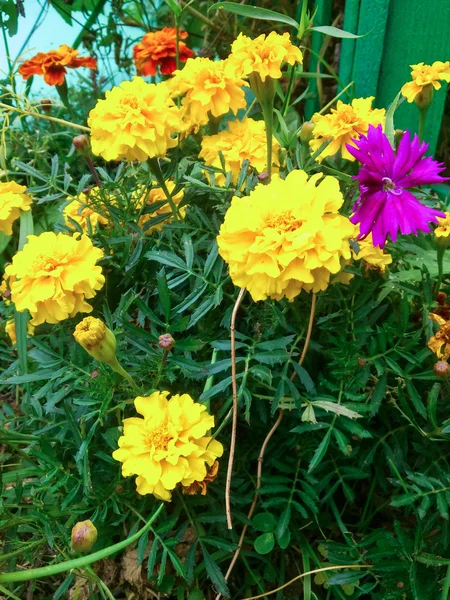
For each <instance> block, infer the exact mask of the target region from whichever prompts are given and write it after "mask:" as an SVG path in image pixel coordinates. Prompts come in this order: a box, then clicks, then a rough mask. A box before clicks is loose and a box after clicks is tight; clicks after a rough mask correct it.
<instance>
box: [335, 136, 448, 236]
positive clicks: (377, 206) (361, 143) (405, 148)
mask: <svg viewBox="0 0 450 600" xmlns="http://www.w3.org/2000/svg"><path fill="white" fill-rule="evenodd" d="M354 146H355V147H354ZM354 146H353V145H347V149H348V151H349V152H350V153H351V154H352V155H353V156H354V157H355V158H356V159H357V160H358V161H359V162H360V163H361V164H362V168H361V169H360V171H359V173H358V175H357V176H356V179H358V181H359V189H360V192H361V196H360V198H359V199H358V200H357V202H356V203H355V205H354V206H353V210H354V211H355V213H354V214H353V215H352V216H351V217H350V220H351V221H352V223H355V224H356V223H359V224H360V230H361V237H364V236H366V235H368V234H369V233H372V236H373V243H374V245H375V246H380V248H384V245H385V243H386V240H387V238H388V235H390V237H391V240H392V241H393V242H395V240H396V239H397V234H398V232H399V231H400V232H401V233H402V234H403V235H407V234H409V233H413V234H414V235H417V232H418V231H430V225H429V223H430V221H432V222H436V221H437V218H438V217H445V215H444V213H443V212H441V211H439V210H435V209H434V208H428V207H427V206H424V205H423V204H422V203H421V202H419V200H417V198H416V197H415V196H413V194H411V192H408V190H407V189H406V188H409V187H415V186H418V185H424V184H433V183H440V182H442V181H444V180H445V178H444V177H441V176H440V175H439V172H440V171H442V170H443V169H444V165H443V164H441V163H438V162H437V161H435V160H433V159H432V158H431V157H430V156H429V157H427V158H424V154H425V152H426V151H427V149H428V144H425V143H421V142H420V140H419V138H418V137H417V135H415V136H414V138H413V139H412V141H411V137H410V134H409V131H406V132H405V135H404V136H403V137H402V139H401V141H400V144H399V146H398V149H397V153H395V152H394V150H393V149H392V146H391V144H390V142H389V140H388V138H387V137H386V135H385V134H384V133H383V131H382V128H381V126H380V125H379V126H378V127H370V128H369V131H368V133H367V136H361V138H360V139H359V140H354Z"/></svg>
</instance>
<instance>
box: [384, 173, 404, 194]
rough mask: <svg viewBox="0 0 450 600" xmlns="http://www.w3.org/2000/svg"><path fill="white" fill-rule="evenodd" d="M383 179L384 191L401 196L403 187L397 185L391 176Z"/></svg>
mask: <svg viewBox="0 0 450 600" xmlns="http://www.w3.org/2000/svg"><path fill="white" fill-rule="evenodd" d="M381 181H382V182H383V191H385V192H390V193H391V194H395V195H396V196H401V194H402V192H403V188H401V187H397V184H396V183H395V182H394V181H392V179H391V178H390V177H383V179H382V180H381Z"/></svg>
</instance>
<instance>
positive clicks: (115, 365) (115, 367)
mask: <svg viewBox="0 0 450 600" xmlns="http://www.w3.org/2000/svg"><path fill="white" fill-rule="evenodd" d="M107 364H108V365H109V366H110V367H111V369H112V370H113V371H114V372H115V373H118V374H119V375H122V377H123V378H124V379H126V380H127V381H128V383H129V384H130V385H131V387H132V388H133V389H134V391H135V392H137V393H138V394H139V388H138V386H137V385H136V382H135V381H134V379H133V378H132V377H131V375H130V374H129V373H127V372H126V371H125V369H124V368H123V367H122V366H121V365H120V363H119V361H118V360H117V359H116V360H115V362H109V363H107Z"/></svg>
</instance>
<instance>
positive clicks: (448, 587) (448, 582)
mask: <svg viewBox="0 0 450 600" xmlns="http://www.w3.org/2000/svg"><path fill="white" fill-rule="evenodd" d="M449 592H450V565H448V567H447V575H446V576H445V581H444V587H443V588H442V596H441V600H448V596H449Z"/></svg>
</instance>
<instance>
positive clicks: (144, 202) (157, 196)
mask: <svg viewBox="0 0 450 600" xmlns="http://www.w3.org/2000/svg"><path fill="white" fill-rule="evenodd" d="M165 183H166V186H167V189H168V190H169V194H172V192H173V190H174V189H175V187H176V186H175V183H174V182H173V181H166V182H165ZM183 198H184V190H183V189H181V190H180V191H179V192H177V193H176V194H175V195H172V200H173V201H174V204H175V206H177V207H178V205H179V204H180V202H181V201H182V200H183ZM157 202H165V203H164V204H163V205H162V206H160V207H159V208H157V209H156V210H153V211H152V212H148V213H145V214H143V215H141V217H140V218H139V222H138V225H139V227H140V228H141V229H143V231H144V233H145V234H147V235H150V234H152V233H154V232H155V231H160V230H161V229H162V228H163V227H164V225H165V224H166V223H168V222H170V221H172V220H173V212H172V209H171V207H170V204H169V203H168V202H167V198H166V195H165V193H164V191H163V190H162V188H160V187H155V188H152V189H151V190H150V191H149V192H146V193H145V194H143V195H142V196H141V198H140V200H139V202H138V206H141V207H142V206H148V207H151V206H152V204H156V203H157ZM178 214H179V215H180V217H184V216H185V214H186V207H185V206H183V207H181V208H179V209H178ZM162 215H166V218H165V219H164V220H162V221H160V222H159V223H155V224H153V225H150V226H149V227H147V228H146V227H145V224H146V223H148V222H149V221H151V220H152V219H154V218H155V217H158V216H162Z"/></svg>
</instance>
